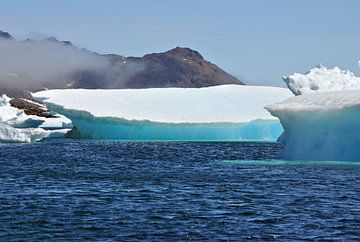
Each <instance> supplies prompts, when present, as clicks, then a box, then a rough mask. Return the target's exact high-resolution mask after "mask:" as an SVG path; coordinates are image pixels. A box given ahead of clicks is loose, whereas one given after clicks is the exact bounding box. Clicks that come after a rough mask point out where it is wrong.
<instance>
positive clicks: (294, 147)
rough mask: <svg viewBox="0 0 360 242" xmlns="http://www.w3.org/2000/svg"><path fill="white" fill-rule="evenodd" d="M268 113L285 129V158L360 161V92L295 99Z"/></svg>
mask: <svg viewBox="0 0 360 242" xmlns="http://www.w3.org/2000/svg"><path fill="white" fill-rule="evenodd" d="M266 109H267V110H269V112H270V113H271V114H272V115H274V116H276V117H278V118H279V119H280V121H281V124H282V125H283V127H284V129H285V132H284V134H283V136H284V139H285V142H286V147H285V150H284V153H283V158H285V159H290V160H340V161H341V160H347V161H360V149H359V144H360V128H359V121H360V90H346V91H337V92H326V93H315V94H307V95H301V96H296V97H292V98H290V99H287V100H286V101H283V102H280V103H277V104H273V105H270V106H267V107H266Z"/></svg>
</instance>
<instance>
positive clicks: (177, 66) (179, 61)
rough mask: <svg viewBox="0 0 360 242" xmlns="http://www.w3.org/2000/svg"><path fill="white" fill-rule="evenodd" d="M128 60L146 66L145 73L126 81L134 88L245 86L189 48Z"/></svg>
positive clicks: (177, 48)
mask: <svg viewBox="0 0 360 242" xmlns="http://www.w3.org/2000/svg"><path fill="white" fill-rule="evenodd" d="M127 59H129V60H135V61H140V62H143V63H144V65H145V69H144V71H142V72H139V73H137V74H136V75H134V76H133V77H131V78H130V79H129V81H128V82H127V86H128V87H131V88H142V87H206V86H215V85H222V84H243V83H242V82H240V81H239V80H238V79H236V78H235V77H233V76H231V75H229V74H228V73H226V72H225V71H223V70H222V69H220V68H219V67H217V66H216V65H214V64H212V63H210V62H208V61H206V60H205V59H204V58H203V57H202V56H201V55H200V54H199V52H197V51H195V50H192V49H190V48H180V47H176V48H175V49H172V50H169V51H166V52H164V53H154V54H149V55H145V56H144V57H143V58H127Z"/></svg>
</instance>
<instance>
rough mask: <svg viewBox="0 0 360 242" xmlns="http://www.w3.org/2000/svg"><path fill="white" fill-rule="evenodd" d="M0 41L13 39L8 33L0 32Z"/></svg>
mask: <svg viewBox="0 0 360 242" xmlns="http://www.w3.org/2000/svg"><path fill="white" fill-rule="evenodd" d="M0 39H8V40H14V38H13V37H12V36H11V35H10V34H9V33H8V32H3V31H1V30H0Z"/></svg>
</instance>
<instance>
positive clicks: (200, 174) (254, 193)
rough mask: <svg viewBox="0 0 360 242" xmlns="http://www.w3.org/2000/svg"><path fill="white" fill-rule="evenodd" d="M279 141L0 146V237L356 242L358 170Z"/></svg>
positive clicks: (359, 227)
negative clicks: (299, 156) (299, 155)
mask: <svg viewBox="0 0 360 242" xmlns="http://www.w3.org/2000/svg"><path fill="white" fill-rule="evenodd" d="M281 149H282V146H281V145H280V144H267V143H178V142H171V143H141V142H140V143H121V142H69V141H64V142H59V143H38V144H27V145H0V240H1V241H11V240H25V241H38V240H41V239H44V240H51V239H53V240H61V239H63V240H64V241H69V240H77V239H78V240H85V239H89V240H120V241H124V240H150V241H154V240H168V241H170V240H172V241H173V240H219V239H221V240H243V239H260V240H266V239H270V240H300V239H307V240H316V239H319V240H322V239H342V240H357V239H360V182H359V181H360V166H359V165H358V163H344V162H329V163H326V162H310V163H309V162H308V163H306V162H290V161H279V160H274V159H275V158H276V156H277V154H278V152H280V151H281Z"/></svg>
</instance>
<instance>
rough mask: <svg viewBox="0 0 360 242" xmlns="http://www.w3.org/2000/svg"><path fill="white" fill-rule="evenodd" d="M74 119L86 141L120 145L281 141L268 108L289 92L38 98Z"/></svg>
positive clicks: (75, 93)
mask: <svg viewBox="0 0 360 242" xmlns="http://www.w3.org/2000/svg"><path fill="white" fill-rule="evenodd" d="M33 96H34V98H36V99H38V100H41V101H43V102H44V103H45V104H46V105H47V106H48V107H49V108H50V109H51V110H53V111H55V112H58V113H60V114H63V115H65V116H66V117H68V118H70V119H71V121H72V122H73V124H74V126H75V127H76V128H77V129H76V131H77V132H78V134H77V135H78V136H80V137H81V138H96V139H117V140H263V141H266V140H276V139H277V137H278V136H279V135H280V134H281V133H282V131H283V129H282V127H281V125H280V123H279V121H278V119H277V118H275V117H273V116H271V115H270V114H269V113H268V112H267V111H266V110H265V109H264V106H266V105H268V104H271V103H275V102H279V101H281V100H284V99H286V98H288V97H291V96H292V94H291V92H290V91H289V90H288V89H285V88H277V87H259V86H242V85H222V86H214V87H206V88H149V89H118V90H100V89H99V90H86V89H67V90H47V91H42V92H37V93H34V94H33Z"/></svg>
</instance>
